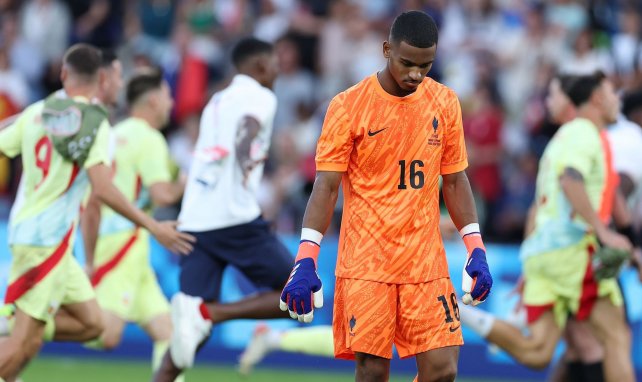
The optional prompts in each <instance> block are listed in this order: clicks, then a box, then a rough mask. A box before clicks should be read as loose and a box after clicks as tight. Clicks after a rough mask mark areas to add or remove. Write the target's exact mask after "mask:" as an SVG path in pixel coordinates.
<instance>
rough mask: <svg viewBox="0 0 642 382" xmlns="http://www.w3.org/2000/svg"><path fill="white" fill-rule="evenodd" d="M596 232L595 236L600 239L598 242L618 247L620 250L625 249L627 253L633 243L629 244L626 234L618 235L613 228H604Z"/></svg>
mask: <svg viewBox="0 0 642 382" xmlns="http://www.w3.org/2000/svg"><path fill="white" fill-rule="evenodd" d="M596 234H597V238H598V239H599V240H600V243H602V246H604V247H610V248H614V249H619V250H622V251H627V252H629V253H630V252H631V251H632V250H633V244H631V242H630V241H629V239H628V238H627V237H626V236H624V235H620V234H619V233H617V232H615V231H613V230H610V229H608V228H606V229H603V230H599V231H597V232H596Z"/></svg>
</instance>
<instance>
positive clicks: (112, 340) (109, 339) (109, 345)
mask: <svg viewBox="0 0 642 382" xmlns="http://www.w3.org/2000/svg"><path fill="white" fill-rule="evenodd" d="M102 343H103V349H105V350H113V349H115V348H116V347H118V345H120V335H119V334H117V333H108V334H103V338H102Z"/></svg>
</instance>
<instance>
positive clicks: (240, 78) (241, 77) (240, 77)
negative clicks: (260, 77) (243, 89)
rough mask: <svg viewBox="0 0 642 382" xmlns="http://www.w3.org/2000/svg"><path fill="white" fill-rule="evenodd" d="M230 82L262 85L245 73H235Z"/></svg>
mask: <svg viewBox="0 0 642 382" xmlns="http://www.w3.org/2000/svg"><path fill="white" fill-rule="evenodd" d="M232 83H234V84H241V85H252V86H259V87H262V86H261V84H260V83H259V82H258V81H257V80H255V79H254V78H252V77H250V76H248V75H247V74H237V75H235V76H234V78H233V79H232Z"/></svg>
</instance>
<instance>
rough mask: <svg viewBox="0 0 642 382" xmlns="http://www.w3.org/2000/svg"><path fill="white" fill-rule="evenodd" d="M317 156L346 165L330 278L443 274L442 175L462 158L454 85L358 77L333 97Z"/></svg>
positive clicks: (320, 162)
mask: <svg viewBox="0 0 642 382" xmlns="http://www.w3.org/2000/svg"><path fill="white" fill-rule="evenodd" d="M316 164H317V170H318V171H338V172H345V174H344V177H343V191H344V205H343V221H342V222H341V234H340V240H339V255H338V261H337V269H336V275H337V276H339V277H350V278H356V279H364V280H372V281H382V282H389V283H420V282H427V281H430V280H434V279H438V278H443V277H448V266H447V264H446V257H445V252H444V248H443V243H442V241H441V236H440V234H439V175H444V174H451V173H455V172H459V171H463V170H464V169H465V168H466V167H467V166H468V162H467V157H466V147H465V142H464V133H463V127H462V121H461V107H460V105H459V100H458V99H457V96H456V95H455V93H454V92H453V91H452V90H451V89H449V88H447V87H446V86H444V85H441V84H439V83H438V82H435V81H434V80H432V79H430V78H426V79H425V80H424V81H423V83H422V84H421V85H420V86H419V87H418V89H417V90H416V91H415V93H413V94H411V95H409V96H407V97H403V98H401V97H394V96H392V95H390V94H388V93H387V92H386V91H385V90H384V89H383V88H382V87H381V85H380V84H379V81H378V80H377V78H376V75H373V76H371V77H368V78H366V79H364V80H363V81H361V82H360V83H358V84H357V85H355V86H354V87H352V88H350V89H348V90H346V91H345V92H343V93H340V94H339V95H337V96H336V97H335V98H334V99H333V100H332V102H331V103H330V106H329V107H328V112H327V114H326V119H325V122H324V125H323V130H322V132H321V137H320V138H319V142H318V145H317V152H316Z"/></svg>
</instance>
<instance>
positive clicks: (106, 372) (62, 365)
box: [22, 357, 490, 382]
mask: <svg viewBox="0 0 642 382" xmlns="http://www.w3.org/2000/svg"><path fill="white" fill-rule="evenodd" d="M302 376H305V379H303V378H302ZM150 378H151V372H150V370H149V364H146V363H144V362H127V361H115V360H105V361H102V360H99V359H94V358H75V359H72V358H58V357H56V358H52V357H40V358H37V359H36V360H35V361H34V362H32V363H31V365H30V366H29V367H28V369H27V370H26V371H25V372H24V373H23V375H22V379H23V381H24V382H88V381H91V382H139V381H140V382H145V381H149V380H150ZM185 379H186V382H213V381H221V382H283V381H298V380H305V381H306V382H328V381H332V382H350V381H354V377H353V375H352V374H351V373H346V372H343V373H342V372H319V371H316V370H315V371H311V370H306V369H302V370H299V371H297V370H295V371H286V370H278V369H269V368H265V367H259V368H258V369H257V370H255V372H254V373H253V374H251V375H250V376H249V377H246V378H243V377H241V376H239V375H238V373H237V372H236V370H235V369H234V368H233V367H232V366H210V365H197V367H196V368H195V369H193V370H191V371H190V372H189V373H187V375H186V378H185ZM412 379H413V376H412V375H403V376H393V377H391V378H390V382H411V381H412ZM457 381H458V382H490V381H481V380H474V381H473V380H470V379H459V378H458V379H457Z"/></svg>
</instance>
